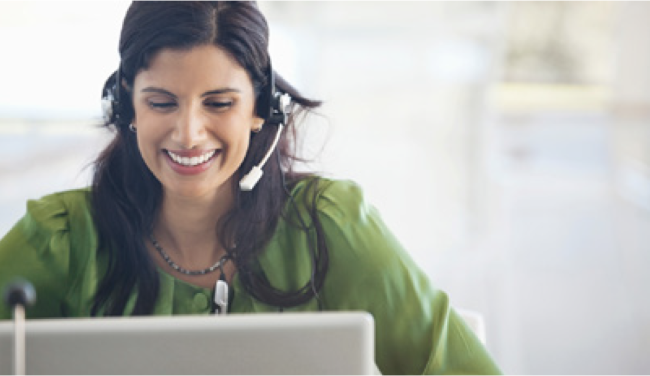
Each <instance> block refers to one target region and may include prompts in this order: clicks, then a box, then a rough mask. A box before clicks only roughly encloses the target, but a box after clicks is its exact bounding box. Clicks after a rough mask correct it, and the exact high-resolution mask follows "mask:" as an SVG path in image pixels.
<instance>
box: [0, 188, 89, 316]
mask: <svg viewBox="0 0 650 376" xmlns="http://www.w3.org/2000/svg"><path fill="white" fill-rule="evenodd" d="M90 213H91V209H90V191H89V190H88V189H78V190H71V191H66V192H59V193H54V194H50V195H47V196H44V197H42V198H40V199H37V200H29V201H28V202H27V212H26V213H25V215H24V216H23V218H22V219H20V220H19V221H18V222H17V223H16V224H15V225H14V227H13V228H12V229H11V230H10V231H9V232H8V233H7V234H6V235H5V236H3V237H2V239H0V287H2V285H3V284H5V283H8V282H9V281H10V280H11V279H13V278H17V277H21V278H23V279H26V280H29V281H30V282H32V283H33V285H34V288H35V289H36V293H37V295H38V299H37V303H36V306H35V307H32V309H31V315H33V316H34V317H58V316H61V315H62V314H63V311H62V308H61V307H62V304H63V303H62V302H63V301H64V299H66V298H65V297H66V296H68V297H69V294H68V293H69V291H70V290H69V287H70V286H72V285H74V284H75V283H76V280H77V277H78V276H79V275H81V274H83V273H85V272H87V271H88V268H87V266H88V261H89V260H90V259H91V258H92V257H93V254H94V252H93V251H92V250H93V249H95V245H96V240H95V239H96V236H95V231H94V225H93V221H92V216H91V214H90ZM86 288H87V286H86ZM6 315H7V313H6V312H4V311H3V310H2V307H0V319H1V318H2V317H3V316H6Z"/></svg>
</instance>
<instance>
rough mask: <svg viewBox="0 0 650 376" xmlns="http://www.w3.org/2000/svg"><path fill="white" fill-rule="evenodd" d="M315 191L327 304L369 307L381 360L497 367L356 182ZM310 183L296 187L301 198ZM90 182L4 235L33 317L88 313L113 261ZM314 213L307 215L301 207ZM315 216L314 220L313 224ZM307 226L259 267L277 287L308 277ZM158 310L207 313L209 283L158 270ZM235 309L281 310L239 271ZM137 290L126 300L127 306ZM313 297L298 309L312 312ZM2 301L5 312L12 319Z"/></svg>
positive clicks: (279, 240) (421, 367)
mask: <svg viewBox="0 0 650 376" xmlns="http://www.w3.org/2000/svg"><path fill="white" fill-rule="evenodd" d="M323 184H326V188H325V189H322V190H321V192H320V194H319V195H318V197H317V209H318V215H319V219H320V220H321V222H322V225H323V229H324V233H325V234H326V241H327V245H328V248H329V250H330V266H329V272H328V275H327V277H326V280H325V284H324V287H323V288H322V290H321V292H320V296H321V302H322V306H323V309H324V310H358V311H367V312H370V313H371V314H372V315H373V317H374V319H375V327H376V333H375V337H376V339H375V340H376V351H375V359H376V363H377V365H378V367H379V369H380V371H381V372H382V373H384V374H398V373H406V374H419V373H426V374H432V373H471V374H493V373H500V371H499V369H498V368H497V366H496V365H495V364H494V362H493V361H492V359H491V358H490V356H489V354H488V353H487V352H486V350H485V348H484V347H483V345H482V344H481V343H480V341H479V340H478V339H477V338H476V336H475V335H474V333H473V332H472V330H471V329H469V327H468V326H467V325H466V324H465V323H464V322H463V320H462V319H461V318H460V317H459V316H458V315H457V314H456V312H455V311H454V310H453V309H452V308H451V307H450V305H449V299H448V297H447V295H446V294H445V293H444V292H442V291H439V290H436V289H435V288H434V287H433V286H432V285H431V284H430V282H429V280H428V278H427V276H426V275H425V274H424V273H423V272H422V271H421V270H420V269H419V268H418V266H417V265H416V264H415V263H414V262H413V260H412V259H411V257H410V256H409V255H408V253H407V252H406V251H405V250H404V249H403V247H402V246H401V244H400V243H399V242H398V240H397V239H396V238H395V237H394V236H393V235H392V234H391V232H390V231H389V230H388V228H387V227H386V225H385V224H384V223H383V221H382V220H381V217H380V215H379V213H378V212H377V211H376V209H375V208H373V207H372V206H370V205H369V204H368V203H367V202H366V201H365V200H364V197H363V193H362V191H361V189H360V188H359V187H358V186H357V185H356V184H354V183H352V182H349V181H334V180H323ZM306 191H307V189H306V183H305V182H301V183H299V184H298V185H297V186H296V187H295V188H294V191H293V194H294V197H295V203H296V204H297V205H298V206H299V210H301V211H302V210H306V208H305V207H304V205H303V204H302V203H303V199H304V197H305V196H304V195H307V194H311V192H306ZM89 193H90V191H89V190H88V189H79V190H71V191H66V192H60V193H55V194H52V195H48V196H46V197H43V198H42V199H40V200H35V201H29V202H28V204H27V213H26V215H25V216H24V217H23V218H22V219H21V220H20V221H19V222H18V223H17V224H16V225H15V226H14V227H13V228H12V229H11V230H10V231H9V233H7V234H6V235H5V236H4V238H2V240H0V289H2V290H3V289H4V287H5V286H6V284H7V283H8V282H10V281H11V280H12V279H14V278H15V277H17V276H20V277H23V278H25V279H27V280H29V281H30V282H32V283H33V285H34V287H35V289H36V293H37V303H36V304H35V306H33V307H30V308H28V309H27V314H28V317H30V318H40V317H84V316H89V315H90V307H91V305H92V299H93V295H94V293H95V291H96V288H97V285H98V281H99V279H100V276H101V273H100V271H101V270H105V266H106V260H105V259H104V258H103V257H102V256H101V255H102V254H100V253H98V252H97V234H96V230H95V228H94V224H93V218H92V215H91V210H90V204H89V197H90V194H89ZM303 217H304V218H308V216H307V215H303ZM307 225H309V223H307ZM307 241H308V238H307V236H306V235H305V233H304V232H303V231H300V230H298V229H297V228H296V227H294V226H291V225H289V224H288V223H286V222H285V221H284V220H281V221H280V222H279V224H278V227H277V231H276V233H275V235H274V237H273V238H272V240H271V242H270V244H269V245H268V247H267V249H266V250H265V251H264V252H263V253H262V254H261V256H260V258H259V263H260V267H261V270H262V271H263V273H264V274H265V276H266V277H267V278H268V279H269V281H270V282H271V283H272V285H273V286H275V287H277V288H280V289H295V288H298V287H301V286H303V285H304V284H305V283H306V282H307V281H309V277H310V273H311V263H310V262H311V261H310V255H309V252H308V250H307V249H308V248H307V246H306V244H307V243H306V242H307ZM159 276H160V281H161V289H160V295H159V296H158V300H157V302H156V306H155V312H154V314H156V315H181V314H204V315H205V314H208V313H209V311H210V308H211V304H210V301H211V297H212V292H211V291H210V289H205V288H201V287H197V286H193V285H191V284H188V283H186V282H183V281H181V280H178V279H176V278H174V277H173V276H171V275H170V274H167V273H166V272H164V271H162V270H160V269H159ZM231 294H234V299H233V301H232V303H231V305H230V306H229V311H230V312H231V313H255V312H269V311H277V310H278V308H277V307H272V306H269V305H266V304H263V303H261V302H259V301H257V300H255V299H254V298H253V297H251V295H250V294H249V293H248V292H247V291H246V290H245V289H244V287H243V286H242V284H241V282H240V281H239V279H238V278H237V275H235V277H234V279H233V283H232V284H231ZM134 300H135V299H131V303H130V304H129V305H127V310H126V311H127V312H126V313H125V314H128V313H129V312H130V310H131V309H132V306H133V303H134ZM315 310H318V305H317V303H316V302H315V301H312V302H311V303H308V304H305V305H303V306H299V307H295V308H293V309H291V311H315ZM10 317H11V312H10V311H9V308H8V307H7V306H5V305H4V303H2V304H0V319H9V318H10Z"/></svg>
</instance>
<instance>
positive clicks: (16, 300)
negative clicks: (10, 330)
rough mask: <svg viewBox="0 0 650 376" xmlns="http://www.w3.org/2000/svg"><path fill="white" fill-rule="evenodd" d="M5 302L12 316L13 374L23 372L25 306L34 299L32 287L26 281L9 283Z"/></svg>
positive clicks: (32, 302)
mask: <svg viewBox="0 0 650 376" xmlns="http://www.w3.org/2000/svg"><path fill="white" fill-rule="evenodd" d="M4 301H5V303H6V304H7V305H8V306H9V307H11V308H12V310H13V316H14V375H24V374H25V307H26V306H31V305H32V304H34V302H35V301H36V292H35V291H34V287H33V286H32V285H31V284H30V283H29V282H27V281H24V280H18V281H15V282H13V283H12V284H10V285H9V286H8V287H7V289H6V290H5V293H4Z"/></svg>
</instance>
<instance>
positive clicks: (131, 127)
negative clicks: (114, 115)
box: [129, 123, 138, 133]
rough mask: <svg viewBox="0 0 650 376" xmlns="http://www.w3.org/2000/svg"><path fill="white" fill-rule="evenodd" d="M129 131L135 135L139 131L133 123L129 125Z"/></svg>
mask: <svg viewBox="0 0 650 376" xmlns="http://www.w3.org/2000/svg"><path fill="white" fill-rule="evenodd" d="M129 130H130V131H131V132H133V133H137V132H138V130H137V129H136V128H135V127H134V126H133V123H131V124H129Z"/></svg>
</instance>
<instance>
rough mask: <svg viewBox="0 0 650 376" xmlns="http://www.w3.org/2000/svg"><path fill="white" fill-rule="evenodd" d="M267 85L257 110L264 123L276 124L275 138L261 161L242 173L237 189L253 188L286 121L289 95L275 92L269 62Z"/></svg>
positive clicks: (262, 172)
mask: <svg viewBox="0 0 650 376" xmlns="http://www.w3.org/2000/svg"><path fill="white" fill-rule="evenodd" d="M269 78H270V79H269V85H268V87H269V88H268V92H267V93H266V97H265V98H261V101H260V102H261V103H260V105H261V106H262V107H261V109H260V110H259V111H258V113H259V112H262V114H263V115H265V116H264V118H265V122H266V123H270V124H277V125H278V130H277V131H276V133H275V139H274V140H273V143H272V144H271V147H270V148H269V150H268V151H267V152H266V155H265V156H264V158H262V161H261V162H260V163H259V164H258V165H257V166H253V168H252V169H251V170H250V171H249V172H248V174H246V175H244V177H243V178H242V179H241V180H240V181H239V189H241V190H242V191H251V190H253V188H255V185H256V184H257V182H258V181H259V180H260V178H261V177H262V175H263V174H264V171H262V167H264V165H265V164H266V161H267V160H268V159H269V157H270V156H271V154H273V151H274V150H275V148H276V146H277V145H278V141H279V140H280V135H281V134H282V130H283V129H284V125H285V124H286V123H287V117H288V115H289V106H290V105H291V96H289V94H286V93H284V94H280V93H276V92H275V76H274V74H273V68H271V64H270V63H269Z"/></svg>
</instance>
